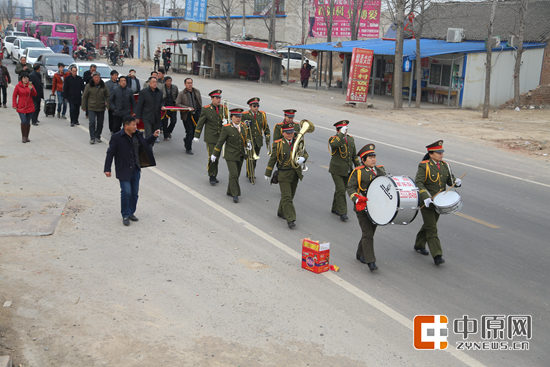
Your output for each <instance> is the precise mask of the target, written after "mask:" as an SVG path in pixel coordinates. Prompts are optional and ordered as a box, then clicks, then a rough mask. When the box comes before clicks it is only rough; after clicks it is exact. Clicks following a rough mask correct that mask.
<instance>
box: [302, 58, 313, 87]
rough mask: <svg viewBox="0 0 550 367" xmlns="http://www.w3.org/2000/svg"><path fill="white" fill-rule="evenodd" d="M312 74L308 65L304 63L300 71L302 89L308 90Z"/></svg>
mask: <svg viewBox="0 0 550 367" xmlns="http://www.w3.org/2000/svg"><path fill="white" fill-rule="evenodd" d="M310 74H311V70H309V68H308V67H307V64H306V63H304V65H302V68H301V69H300V81H301V82H302V88H307V84H308V81H309V76H310Z"/></svg>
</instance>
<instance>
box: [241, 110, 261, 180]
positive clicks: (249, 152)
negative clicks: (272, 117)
mask: <svg viewBox="0 0 550 367" xmlns="http://www.w3.org/2000/svg"><path fill="white" fill-rule="evenodd" d="M251 123H252V121H250V120H246V121H245V122H244V127H245V129H247V131H246V136H247V139H246V145H245V149H246V172H247V173H248V177H250V182H251V183H252V185H255V184H256V179H255V178H254V175H255V172H254V161H257V160H258V159H260V156H259V155H257V154H256V150H255V149H254V144H253V141H254V140H253V136H252V127H251Z"/></svg>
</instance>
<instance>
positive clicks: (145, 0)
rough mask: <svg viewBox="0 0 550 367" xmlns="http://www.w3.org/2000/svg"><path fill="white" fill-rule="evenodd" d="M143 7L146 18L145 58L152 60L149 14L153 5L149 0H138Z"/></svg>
mask: <svg viewBox="0 0 550 367" xmlns="http://www.w3.org/2000/svg"><path fill="white" fill-rule="evenodd" d="M138 1H139V3H140V4H141V6H142V7H143V16H144V18H145V55H146V57H145V59H146V60H147V61H150V60H151V48H150V47H149V14H150V12H151V5H150V3H149V0H138Z"/></svg>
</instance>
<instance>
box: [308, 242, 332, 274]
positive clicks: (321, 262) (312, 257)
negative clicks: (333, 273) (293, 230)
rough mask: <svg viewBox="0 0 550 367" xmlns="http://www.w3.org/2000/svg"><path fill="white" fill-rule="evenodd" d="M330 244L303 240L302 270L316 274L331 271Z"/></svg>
mask: <svg viewBox="0 0 550 367" xmlns="http://www.w3.org/2000/svg"><path fill="white" fill-rule="evenodd" d="M329 258H330V242H327V243H321V244H320V243H319V242H317V241H312V240H310V239H309V238H304V239H303V240H302V268H304V269H307V270H309V271H312V272H314V273H316V274H319V273H324V272H325V271H328V270H329Z"/></svg>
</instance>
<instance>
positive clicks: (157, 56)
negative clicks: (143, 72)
mask: <svg viewBox="0 0 550 367" xmlns="http://www.w3.org/2000/svg"><path fill="white" fill-rule="evenodd" d="M160 55H161V53H160V47H157V49H156V50H155V55H154V57H153V70H155V71H157V70H158V68H159V67H160Z"/></svg>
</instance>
